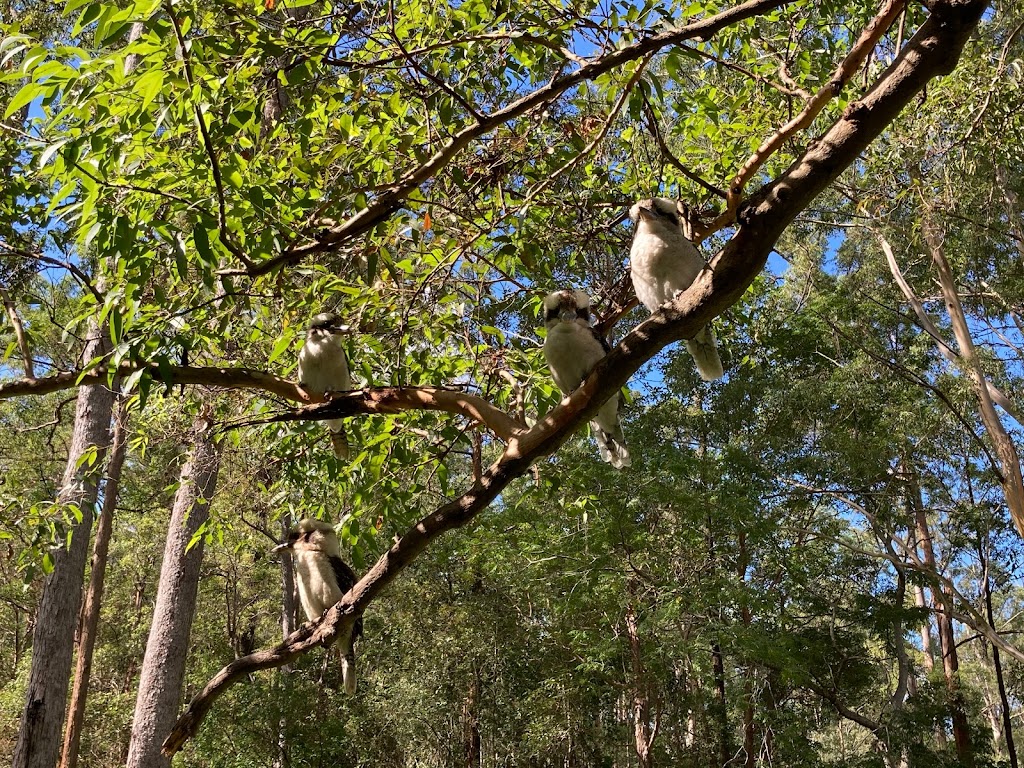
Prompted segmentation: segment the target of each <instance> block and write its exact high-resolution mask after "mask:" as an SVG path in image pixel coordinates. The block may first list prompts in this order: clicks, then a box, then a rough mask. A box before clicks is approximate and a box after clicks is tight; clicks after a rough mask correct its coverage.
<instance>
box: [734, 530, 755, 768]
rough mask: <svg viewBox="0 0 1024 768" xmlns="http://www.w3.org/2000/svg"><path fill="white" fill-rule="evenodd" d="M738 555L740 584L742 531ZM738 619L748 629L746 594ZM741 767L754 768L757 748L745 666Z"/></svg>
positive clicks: (746, 560) (750, 670) (750, 671)
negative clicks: (741, 620) (739, 618)
mask: <svg viewBox="0 0 1024 768" xmlns="http://www.w3.org/2000/svg"><path fill="white" fill-rule="evenodd" d="M738 541H739V553H738V557H737V558H736V560H737V562H736V575H737V577H739V581H740V583H741V584H744V583H746V581H747V568H748V567H749V565H750V555H749V554H748V552H747V534H746V533H745V532H743V531H741V532H740V534H739V539H738ZM740 617H741V618H742V619H743V626H744V627H745V628H747V629H749V627H750V622H751V618H752V617H751V615H750V606H749V605H748V602H747V598H746V593H745V592H744V593H741V603H740ZM743 678H744V680H743V698H744V699H745V703H744V707H743V754H744V757H743V766H744V768H754V766H755V764H756V763H757V746H756V739H755V735H756V734H755V728H754V667H753V665H752V664H747V666H746V669H745V670H744V672H743Z"/></svg>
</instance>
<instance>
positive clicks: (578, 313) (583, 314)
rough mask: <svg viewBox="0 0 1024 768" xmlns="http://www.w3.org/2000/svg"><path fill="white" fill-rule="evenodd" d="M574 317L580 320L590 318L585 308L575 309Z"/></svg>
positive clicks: (588, 311)
mask: <svg viewBox="0 0 1024 768" xmlns="http://www.w3.org/2000/svg"><path fill="white" fill-rule="evenodd" d="M576 317H578V318H580V319H581V320H589V319H590V310H587V309H577V310H576Z"/></svg>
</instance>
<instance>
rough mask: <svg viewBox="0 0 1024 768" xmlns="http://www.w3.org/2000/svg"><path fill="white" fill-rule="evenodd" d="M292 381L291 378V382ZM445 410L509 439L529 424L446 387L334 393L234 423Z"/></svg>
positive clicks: (247, 424)
mask: <svg viewBox="0 0 1024 768" xmlns="http://www.w3.org/2000/svg"><path fill="white" fill-rule="evenodd" d="M289 383H290V382H289ZM413 410H420V411H445V412H447V413H454V414H458V415H461V416H467V417H468V418H470V419H473V420H474V421H476V422H477V423H479V424H482V425H483V426H485V427H487V428H488V429H489V430H490V431H491V432H493V433H494V434H495V436H496V437H499V438H500V439H502V440H504V441H505V442H508V441H509V440H511V439H512V438H513V437H515V436H517V435H521V434H524V433H525V432H526V425H525V424H524V423H522V422H520V421H518V420H517V419H514V418H512V417H511V416H509V415H508V414H507V413H505V412H504V411H502V410H501V409H500V408H496V407H495V406H493V405H491V404H490V403H489V402H487V401H486V400H484V399H483V398H482V397H477V396H476V395H470V394H467V393H465V392H463V391H461V390H458V389H445V388H443V387H375V388H373V389H357V390H354V391H351V392H337V393H334V394H333V395H332V397H331V399H330V400H329V401H328V402H326V403H315V404H313V405H306V406H302V407H300V408H295V409H293V410H289V411H284V412H282V413H278V414H274V415H273V416H268V417H266V418H263V419H256V420H253V421H247V422H245V423H244V424H236V425H232V426H235V427H237V426H250V425H253V424H271V423H274V422H281V421H308V420H317V421H322V420H324V419H337V418H340V417H345V416H355V415H357V414H366V413H376V414H380V413H401V412H402V411H413Z"/></svg>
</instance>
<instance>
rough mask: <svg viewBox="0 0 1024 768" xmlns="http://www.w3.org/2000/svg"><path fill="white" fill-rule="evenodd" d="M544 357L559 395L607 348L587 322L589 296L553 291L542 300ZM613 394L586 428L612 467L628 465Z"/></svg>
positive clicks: (572, 387) (568, 391) (570, 388)
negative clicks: (544, 336) (546, 332)
mask: <svg viewBox="0 0 1024 768" xmlns="http://www.w3.org/2000/svg"><path fill="white" fill-rule="evenodd" d="M544 325H545V327H546V328H547V329H548V335H547V338H546V339H544V357H545V358H546V359H547V361H548V368H550V369H551V376H552V378H554V380H555V384H557V385H558V388H559V389H560V390H562V394H565V395H568V394H571V393H572V391H573V390H575V389H576V387H578V386H579V385H580V382H582V381H583V379H585V378H586V377H587V374H588V373H590V371H591V369H592V368H593V367H594V366H595V365H597V363H598V362H599V361H600V360H601V358H603V357H604V356H605V355H606V354H608V352H609V351H610V350H611V348H610V347H609V346H608V342H607V341H606V340H605V339H604V338H603V337H602V336H601V335H600V334H598V332H597V331H596V330H595V329H594V327H593V326H592V325H591V324H590V297H589V296H587V294H586V293H584V292H583V291H555V292H554V293H550V294H548V296H547V297H546V298H545V299H544ZM620 399H621V395H619V394H616V395H614V396H613V397H611V398H610V399H609V400H608V402H606V403H605V404H604V405H603V406H601V410H599V411H598V412H597V415H596V416H595V417H594V420H593V421H591V422H590V428H591V429H592V430H593V432H594V436H595V437H596V438H597V447H598V449H599V450H600V452H601V458H602V459H604V460H605V461H607V462H608V463H609V464H611V465H612V466H613V467H615V468H616V469H621V468H622V467H628V466H629V451H628V450H627V449H626V441H625V438H623V436H622V425H621V424H619V400H620Z"/></svg>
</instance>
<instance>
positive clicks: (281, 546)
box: [270, 541, 292, 552]
mask: <svg viewBox="0 0 1024 768" xmlns="http://www.w3.org/2000/svg"><path fill="white" fill-rule="evenodd" d="M291 548H292V545H291V544H290V543H289V542H287V541H282V542H281V543H280V544H278V545H277V546H276V547H274V548H273V549H272V550H270V551H271V552H280V551H281V550H283V549H291Z"/></svg>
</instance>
